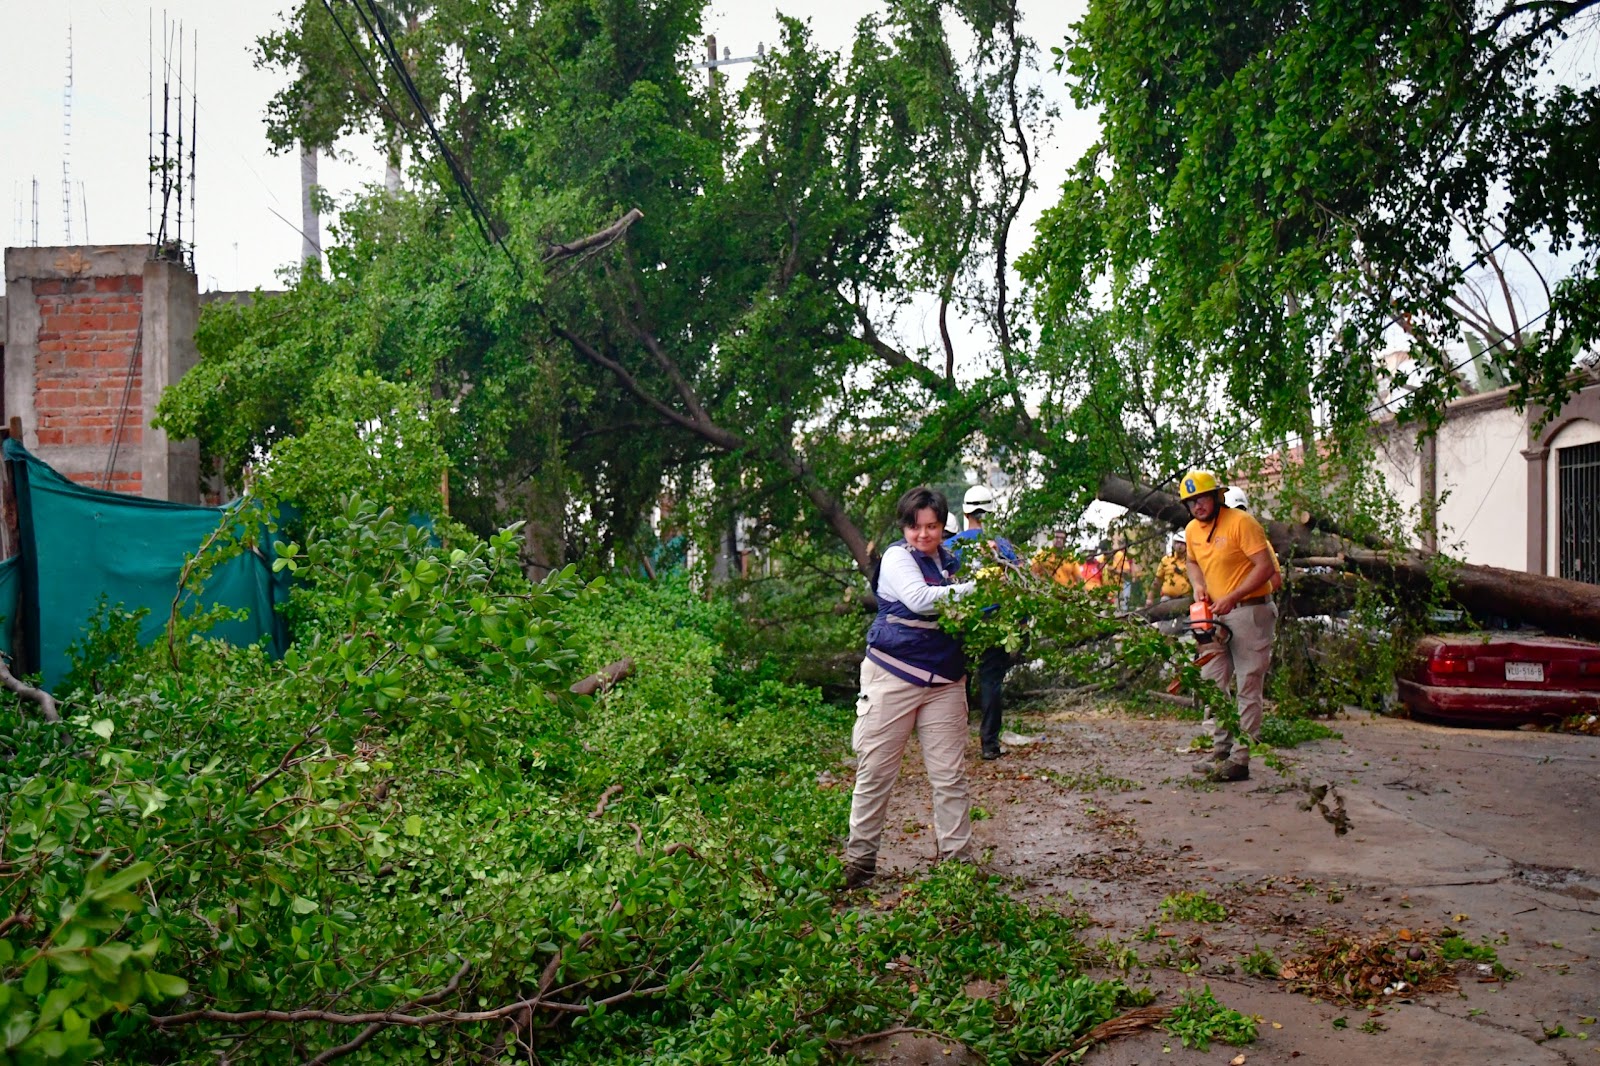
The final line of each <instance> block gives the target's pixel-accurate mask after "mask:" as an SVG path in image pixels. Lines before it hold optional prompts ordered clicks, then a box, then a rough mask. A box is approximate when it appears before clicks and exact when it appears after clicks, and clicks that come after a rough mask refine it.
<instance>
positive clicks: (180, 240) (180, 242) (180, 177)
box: [176, 22, 183, 258]
mask: <svg viewBox="0 0 1600 1066" xmlns="http://www.w3.org/2000/svg"><path fill="white" fill-rule="evenodd" d="M177 193H178V195H177V197H176V199H177V201H178V256H179V258H182V256H183V23H181V22H180V23H178V182H177Z"/></svg>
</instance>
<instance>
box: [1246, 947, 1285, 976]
mask: <svg viewBox="0 0 1600 1066" xmlns="http://www.w3.org/2000/svg"><path fill="white" fill-rule="evenodd" d="M1239 968H1240V969H1242V970H1243V971H1244V972H1245V973H1247V974H1249V975H1250V976H1251V977H1276V976H1278V969H1279V967H1278V959H1277V956H1275V955H1273V954H1272V952H1270V951H1268V950H1266V949H1265V948H1263V947H1261V946H1260V945H1259V944H1258V945H1256V949H1255V950H1254V951H1252V952H1251V953H1250V954H1248V955H1246V956H1245V957H1244V961H1243V962H1241V963H1240V964H1239Z"/></svg>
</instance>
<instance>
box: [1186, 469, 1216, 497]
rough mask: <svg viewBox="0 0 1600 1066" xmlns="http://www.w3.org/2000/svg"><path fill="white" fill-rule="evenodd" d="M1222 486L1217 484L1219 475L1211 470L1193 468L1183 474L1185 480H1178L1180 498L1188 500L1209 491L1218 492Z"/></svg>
mask: <svg viewBox="0 0 1600 1066" xmlns="http://www.w3.org/2000/svg"><path fill="white" fill-rule="evenodd" d="M1219 488H1221V486H1220V485H1218V484H1217V475H1215V474H1213V473H1212V472H1211V471H1209V470H1191V471H1189V472H1188V473H1187V474H1185V475H1183V480H1182V481H1180V482H1178V499H1180V500H1187V499H1190V498H1191V497H1194V496H1200V495H1202V494H1204V493H1207V492H1216V491H1217V489H1219Z"/></svg>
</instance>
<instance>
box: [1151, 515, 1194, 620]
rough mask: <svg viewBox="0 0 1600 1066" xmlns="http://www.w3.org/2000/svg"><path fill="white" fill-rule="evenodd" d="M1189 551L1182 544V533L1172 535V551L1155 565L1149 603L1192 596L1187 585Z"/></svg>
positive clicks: (1191, 589) (1190, 588)
mask: <svg viewBox="0 0 1600 1066" xmlns="http://www.w3.org/2000/svg"><path fill="white" fill-rule="evenodd" d="M1188 563H1189V551H1188V545H1187V544H1185V543H1184V532H1183V530H1181V529H1180V530H1178V532H1176V533H1174V534H1173V535H1172V551H1171V552H1170V553H1168V554H1167V555H1165V556H1163V557H1162V559H1161V562H1160V563H1158V564H1156V579H1155V581H1153V582H1151V584H1150V601H1149V602H1150V603H1151V604H1154V603H1155V602H1156V600H1157V599H1158V598H1159V599H1163V600H1176V599H1183V598H1185V597H1187V596H1190V595H1193V593H1194V589H1193V588H1192V587H1191V586H1190V584H1189V566H1188Z"/></svg>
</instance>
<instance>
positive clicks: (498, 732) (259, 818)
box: [0, 502, 1140, 1064]
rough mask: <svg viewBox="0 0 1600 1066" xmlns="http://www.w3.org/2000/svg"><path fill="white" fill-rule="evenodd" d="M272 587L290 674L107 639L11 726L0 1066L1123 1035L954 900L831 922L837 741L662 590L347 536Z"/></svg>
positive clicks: (295, 551)
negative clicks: (999, 992) (572, 690)
mask: <svg viewBox="0 0 1600 1066" xmlns="http://www.w3.org/2000/svg"><path fill="white" fill-rule="evenodd" d="M275 550H276V555H277V560H278V565H279V566H280V568H281V569H284V570H289V571H292V572H293V573H294V575H295V577H296V580H297V585H296V589H295V593H294V595H295V598H296V604H295V614H296V629H297V634H298V637H299V639H298V642H297V643H296V645H295V647H294V648H293V649H292V650H291V651H290V652H289V654H288V655H286V656H285V657H284V659H282V660H281V661H272V660H271V659H269V658H268V657H267V656H266V655H265V654H263V653H262V651H261V650H260V649H256V648H230V647H227V646H225V645H222V644H219V643H215V642H210V641H205V640H201V639H199V638H195V639H183V638H182V634H180V646H181V649H182V661H181V662H180V663H179V664H177V665H174V664H173V663H171V662H170V661H169V660H168V657H167V654H166V649H165V648H158V649H152V650H148V651H144V652H140V651H139V650H137V649H136V648H135V647H133V646H132V644H130V643H129V642H127V641H126V640H123V639H120V637H118V635H117V634H116V633H114V632H113V633H108V634H107V635H106V636H105V638H104V639H101V640H99V641H95V642H92V646H90V645H86V653H87V654H91V655H95V656H96V658H95V659H94V660H93V661H86V662H84V663H83V664H82V667H83V668H82V669H81V670H80V671H79V672H78V675H77V676H79V677H82V678H85V679H90V678H92V679H93V681H92V684H91V683H89V682H88V681H87V680H86V681H85V683H84V684H83V686H82V687H80V688H77V689H74V690H71V691H63V692H62V693H61V696H62V707H63V712H64V717H65V721H64V722H62V723H59V724H50V723H46V722H44V721H42V720H41V719H39V718H38V717H37V716H33V715H31V714H30V710H31V704H25V703H21V702H18V701H16V700H14V699H12V698H10V697H8V698H7V699H5V700H4V701H0V754H3V756H4V757H3V758H0V786H3V788H0V795H3V796H4V800H3V802H0V1062H4V1063H7V1064H11V1063H16V1064H23V1063H28V1064H32V1063H42V1062H46V1061H80V1062H81V1061H86V1060H88V1059H91V1058H92V1059H94V1060H95V1061H101V1062H129V1063H132V1062H150V1061H163V1062H184V1063H189V1062H193V1063H199V1062H211V1061H214V1060H215V1059H216V1057H217V1056H218V1054H219V1053H222V1054H225V1055H226V1056H227V1058H228V1059H229V1061H232V1062H239V1063H257V1062H259V1063H274V1064H276V1063H281V1062H320V1063H327V1062H332V1061H335V1060H347V1061H351V1062H369V1063H377V1062H415V1061H418V1060H420V1059H424V1058H428V1059H431V1058H440V1059H446V1060H449V1059H455V1060H457V1061H460V1060H470V1061H491V1062H493V1061H527V1058H528V1057H530V1056H534V1057H537V1058H538V1059H539V1060H540V1061H543V1062H551V1063H557V1062H559V1063H617V1062H644V1061H649V1062H684V1063H689V1062H706V1061H767V1060H772V1061H777V1060H782V1061H792V1062H819V1061H828V1060H831V1059H832V1058H833V1057H835V1056H836V1055H837V1053H839V1052H840V1051H843V1050H845V1049H847V1048H848V1047H849V1046H850V1044H849V1041H850V1040H851V1038H853V1037H854V1036H857V1035H860V1034H862V1033H866V1032H871V1031H874V1030H879V1029H884V1028H888V1027H890V1026H893V1025H912V1026H917V1027H921V1028H928V1029H933V1030H936V1031H939V1032H941V1033H944V1034H946V1035H948V1036H949V1037H951V1038H953V1039H958V1040H961V1041H964V1042H966V1043H967V1044H969V1045H970V1046H972V1047H974V1048H976V1049H978V1050H979V1051H980V1052H982V1053H983V1054H985V1055H986V1057H988V1058H990V1059H991V1060H993V1061H1010V1060H1017V1059H1023V1058H1026V1059H1033V1060H1036V1059H1039V1058H1042V1057H1046V1056H1047V1055H1049V1054H1050V1053H1052V1052H1054V1051H1056V1050H1059V1049H1061V1048H1065V1047H1068V1046H1070V1045H1071V1044H1072V1043H1073V1042H1074V1041H1075V1040H1076V1039H1077V1038H1078V1037H1080V1036H1081V1035H1082V1034H1083V1033H1085V1032H1086V1031H1087V1030H1089V1029H1090V1028H1092V1027H1093V1026H1094V1025H1096V1024H1098V1023H1099V1022H1102V1021H1105V1020H1106V1019H1108V1018H1109V1017H1111V1016H1113V1015H1114V1014H1116V1013H1117V1012H1118V1010H1119V1009H1120V1008H1121V1007H1122V1006H1125V1005H1127V1004H1130V1003H1136V1002H1139V1001H1140V1000H1139V997H1138V996H1137V995H1136V994H1135V993H1132V992H1131V991H1130V990H1128V989H1127V988H1126V987H1125V986H1123V985H1122V984H1121V983H1120V982H1116V981H1101V980H1096V979H1093V978H1090V977H1087V976H1085V975H1083V974H1082V973H1081V965H1082V948H1081V946H1080V945H1079V942H1078V940H1077V937H1076V930H1077V924H1076V922H1075V921H1074V920H1073V919H1072V918H1070V917H1068V916H1067V915H1066V914H1064V913H1063V910H1062V909H1060V908H1058V907H1055V906H1051V905H1042V904H1041V905H1030V904H1025V903H1021V902H1018V901H1016V900H1013V899H1012V898H1011V897H1010V896H1009V895H1008V894H1007V893H1005V892H1004V891H1002V890H1001V889H1000V886H999V884H998V882H997V881H994V880H992V879H990V878H989V877H987V876H985V875H983V874H981V873H980V872H978V871H976V870H973V869H972V868H969V867H961V866H959V865H958V866H957V867H956V868H953V869H952V868H949V867H942V868H940V869H939V870H938V871H937V872H935V873H934V874H933V875H931V876H929V877H926V878H923V879H919V880H916V881H913V882H911V883H910V884H908V885H907V886H906V889H905V892H904V894H903V898H902V900H901V902H900V903H899V904H898V905H897V906H895V907H893V908H890V909H887V910H884V911H882V912H879V911H877V910H874V909H871V908H868V909H865V910H861V911H858V910H856V909H853V908H838V907H836V906H835V897H834V896H833V893H832V891H831V889H832V887H833V886H834V885H836V884H837V882H838V879H839V877H840V866H839V859H838V858H837V848H836V841H837V838H838V837H839V835H840V834H841V833H842V832H843V831H844V829H845V822H846V813H847V810H848V792H847V790H845V789H841V788H839V787H837V785H836V782H835V781H834V780H833V778H834V774H835V772H836V771H837V770H838V767H839V763H838V760H839V758H840V757H841V756H842V754H843V751H842V748H841V744H842V741H843V738H844V737H845V736H846V735H847V733H848V728H847V725H848V723H847V722H846V721H845V720H844V719H841V717H840V713H841V712H840V709H839V708H835V707H830V706H828V705H826V704H824V703H823V702H822V701H821V700H820V698H819V697H818V694H817V693H816V691H815V690H812V689H806V688H801V687H797V686H794V685H792V684H789V683H786V682H784V681H782V680H780V679H778V678H776V677H774V676H772V674H771V673H770V671H768V670H767V669H765V668H764V665H763V664H762V662H761V661H760V660H759V659H758V660H756V661H755V662H753V663H752V662H747V661H742V660H738V659H734V658H732V657H731V656H730V655H729V654H728V653H727V652H726V651H725V649H724V648H723V646H722V645H721V643H720V642H719V640H718V638H717V636H716V634H717V633H718V632H719V631H721V630H722V629H723V628H724V627H725V626H726V624H727V622H728V620H729V618H728V614H729V612H728V610H727V608H726V607H722V606H716V605H713V604H707V603H706V602H704V601H703V600H701V599H700V598H698V597H697V596H695V595H694V594H693V593H692V592H691V590H690V589H689V588H688V585H687V583H686V582H684V581H683V580H681V579H679V580H675V581H664V582H661V583H658V584H651V585H635V584H631V583H628V584H624V585H621V586H616V587H602V586H599V585H585V584H584V583H583V582H581V581H579V580H578V579H577V578H576V577H575V575H574V574H573V573H572V572H571V571H570V570H567V571H562V572H558V573H556V574H553V575H551V576H550V577H549V578H547V579H546V580H545V581H544V582H543V583H541V584H537V585H535V584H531V583H529V582H528V581H527V580H526V579H525V578H524V577H523V575H522V572H521V567H520V565H519V559H518V557H519V551H518V548H517V545H516V543H515V533H514V531H507V532H505V533H502V534H497V535H496V536H495V537H493V538H491V539H489V540H487V541H479V540H476V539H475V538H472V537H470V536H466V537H456V538H453V539H452V541H451V542H450V543H448V544H441V543H437V542H436V541H434V540H433V539H432V538H431V537H430V536H429V535H428V534H427V533H426V532H424V531H421V530H418V529H416V528H414V527H411V526H409V525H407V524H406V523H404V522H402V521H400V520H399V518H398V517H397V516H396V515H395V513H394V512H393V511H392V510H387V509H379V508H375V507H373V506H371V505H366V504H362V503H359V502H353V503H351V504H349V505H348V506H347V507H346V508H345V509H344V510H343V511H342V512H341V513H340V514H339V515H337V516H336V517H335V518H333V519H332V520H330V521H329V522H328V523H327V524H326V525H325V526H324V527H322V528H320V529H318V530H316V531H313V533H312V534H310V535H309V536H307V537H306V538H304V539H303V540H301V541H298V542H293V543H285V542H283V541H281V540H280V541H279V542H278V544H277V546H276V549H275ZM104 621H105V624H106V625H107V626H108V628H109V629H110V630H113V631H115V630H121V629H126V627H127V625H128V624H129V623H128V622H127V620H121V619H119V618H118V617H117V616H116V615H115V613H114V612H113V613H111V614H108V616H107V618H106V619H105V620H104ZM123 635H124V636H125V635H126V634H123ZM96 649H98V651H97V650H96ZM110 649H115V650H116V651H117V655H116V657H115V658H103V657H101V656H102V655H103V654H104V652H106V651H107V650H110ZM621 655H629V656H632V657H634V658H635V660H636V661H637V663H638V669H637V672H636V673H635V675H634V677H633V678H631V679H630V680H629V681H627V682H626V683H625V684H624V685H622V686H621V687H620V688H617V689H615V690H613V691H611V692H609V693H607V694H606V695H604V696H602V697H600V698H598V699H594V700H591V699H587V698H583V699H579V698H575V697H572V696H570V695H568V694H566V691H565V686H566V684H567V683H568V682H569V681H570V680H571V679H572V678H573V677H574V676H576V675H577V674H580V673H583V672H585V671H587V670H589V669H592V668H594V667H596V666H598V665H600V664H601V663H603V662H605V661H608V660H610V659H613V658H616V657H619V656H621ZM843 713H844V714H845V716H846V717H848V714H849V712H848V711H844V712H843ZM597 800H598V802H597ZM891 962H893V963H895V965H896V966H899V965H910V966H912V967H914V968H915V970H916V972H917V973H918V975H919V976H918V980H917V983H916V984H911V983H909V982H907V981H906V980H905V978H904V975H903V974H902V973H901V972H899V971H897V970H896V969H894V968H892V967H890V966H889V965H888V964H889V963H891ZM974 978H981V979H985V980H989V981H994V982H997V983H998V984H999V985H1000V986H1001V987H1003V988H1004V989H1005V991H1004V993H1003V996H1002V1000H1001V1001H999V1002H995V1001H991V1000H988V999H982V998H974V997H972V996H970V995H969V994H968V993H967V988H968V986H969V982H970V981H972V980H973V979H974Z"/></svg>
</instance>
